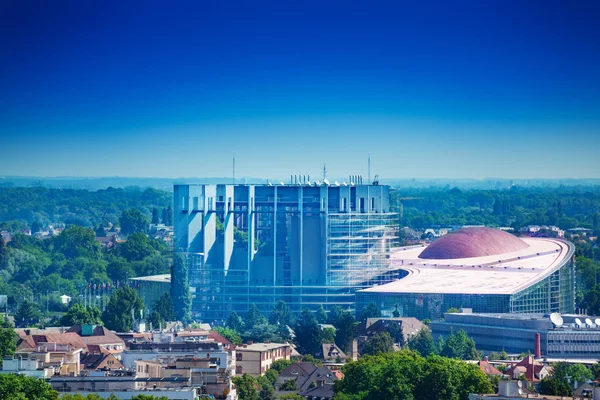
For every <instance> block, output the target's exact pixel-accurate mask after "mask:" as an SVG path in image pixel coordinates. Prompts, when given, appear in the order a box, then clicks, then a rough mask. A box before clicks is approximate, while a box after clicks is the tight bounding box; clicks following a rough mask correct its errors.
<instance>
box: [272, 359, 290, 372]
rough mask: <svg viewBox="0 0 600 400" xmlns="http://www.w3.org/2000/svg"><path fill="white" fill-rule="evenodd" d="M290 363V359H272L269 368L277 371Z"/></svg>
mask: <svg viewBox="0 0 600 400" xmlns="http://www.w3.org/2000/svg"><path fill="white" fill-rule="evenodd" d="M290 365H292V362H291V361H290V360H285V359H281V360H277V361H273V364H271V369H273V370H275V371H277V372H281V371H283V370H284V369H286V368H287V367H289V366H290Z"/></svg>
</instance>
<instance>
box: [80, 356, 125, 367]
mask: <svg viewBox="0 0 600 400" xmlns="http://www.w3.org/2000/svg"><path fill="white" fill-rule="evenodd" d="M107 358H113V359H116V358H115V356H113V355H112V354H90V353H85V354H82V356H81V359H80V360H79V363H80V364H81V365H82V367H83V368H85V369H97V368H98V367H99V365H100V364H102V362H103V361H104V360H106V359H107ZM117 361H118V360H117ZM118 368H123V365H122V364H121V363H120V362H119V363H118V364H117V365H116V366H115V369H118Z"/></svg>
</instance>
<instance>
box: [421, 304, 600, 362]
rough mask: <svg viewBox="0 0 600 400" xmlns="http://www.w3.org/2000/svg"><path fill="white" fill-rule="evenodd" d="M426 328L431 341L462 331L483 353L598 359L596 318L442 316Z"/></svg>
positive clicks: (599, 335) (599, 333) (599, 343)
mask: <svg viewBox="0 0 600 400" xmlns="http://www.w3.org/2000/svg"><path fill="white" fill-rule="evenodd" d="M551 318H552V319H554V322H553V321H552V320H551ZM429 326H430V328H431V331H432V334H433V337H434V338H435V339H437V338H439V337H440V336H446V335H448V334H450V332H452V331H454V332H457V331H458V330H461V329H462V330H464V331H465V332H466V333H467V335H469V337H471V338H473V340H474V341H475V344H476V346H477V349H479V350H483V351H502V350H504V351H506V352H508V353H515V354H519V353H526V352H531V353H533V354H536V355H537V356H544V357H553V358H567V359H577V358H582V359H592V358H596V359H597V358H600V319H598V318H596V317H590V316H585V315H560V314H550V315H549V314H469V313H446V314H444V320H443V321H434V322H432V323H431V324H430V325H429ZM538 353H539V354H538Z"/></svg>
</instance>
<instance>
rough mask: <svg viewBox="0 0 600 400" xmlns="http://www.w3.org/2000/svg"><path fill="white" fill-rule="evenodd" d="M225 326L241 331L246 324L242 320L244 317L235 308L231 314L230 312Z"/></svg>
mask: <svg viewBox="0 0 600 400" xmlns="http://www.w3.org/2000/svg"><path fill="white" fill-rule="evenodd" d="M225 326H227V327H228V328H231V329H233V330H234V331H238V332H239V331H240V330H241V329H242V327H243V326H244V322H243V321H242V317H240V316H239V315H238V313H236V312H235V310H234V311H232V312H231V314H229V317H228V318H227V321H226V322H225Z"/></svg>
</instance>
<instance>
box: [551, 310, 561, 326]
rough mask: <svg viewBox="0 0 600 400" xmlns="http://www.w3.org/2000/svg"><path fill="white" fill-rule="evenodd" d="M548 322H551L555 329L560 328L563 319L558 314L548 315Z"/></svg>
mask: <svg viewBox="0 0 600 400" xmlns="http://www.w3.org/2000/svg"><path fill="white" fill-rule="evenodd" d="M550 321H552V323H553V324H554V326H555V327H556V328H560V327H561V326H562V325H563V318H562V317H561V315H560V314H559V313H552V314H550Z"/></svg>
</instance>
